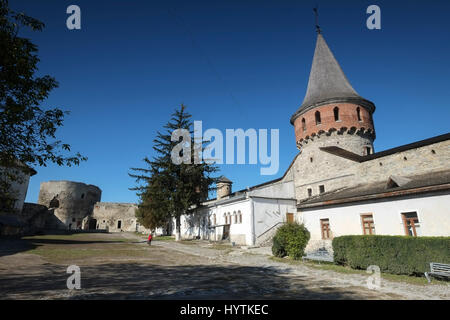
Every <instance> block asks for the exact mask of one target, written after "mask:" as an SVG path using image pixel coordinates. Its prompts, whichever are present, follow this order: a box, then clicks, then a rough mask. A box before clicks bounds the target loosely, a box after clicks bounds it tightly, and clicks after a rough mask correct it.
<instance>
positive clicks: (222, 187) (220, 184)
mask: <svg viewBox="0 0 450 320" xmlns="http://www.w3.org/2000/svg"><path fill="white" fill-rule="evenodd" d="M232 184H233V182H232V181H231V180H230V179H228V178H227V177H225V176H221V177H220V178H219V180H218V181H217V200H220V199H222V198H225V197H227V196H229V195H230V194H231V185H232Z"/></svg>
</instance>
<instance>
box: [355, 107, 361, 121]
mask: <svg viewBox="0 0 450 320" xmlns="http://www.w3.org/2000/svg"><path fill="white" fill-rule="evenodd" d="M356 115H357V117H358V121H361V108H360V107H358V108H356Z"/></svg>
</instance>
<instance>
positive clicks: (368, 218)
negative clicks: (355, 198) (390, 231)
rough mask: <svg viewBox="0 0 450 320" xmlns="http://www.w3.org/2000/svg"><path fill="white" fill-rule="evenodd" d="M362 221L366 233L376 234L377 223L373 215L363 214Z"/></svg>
mask: <svg viewBox="0 0 450 320" xmlns="http://www.w3.org/2000/svg"><path fill="white" fill-rule="evenodd" d="M361 223H362V228H363V232H364V234H375V224H374V223H373V215H371V214H363V215H361Z"/></svg>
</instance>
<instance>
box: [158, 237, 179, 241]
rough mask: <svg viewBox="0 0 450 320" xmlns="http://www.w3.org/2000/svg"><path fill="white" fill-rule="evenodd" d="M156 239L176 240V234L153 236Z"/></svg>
mask: <svg viewBox="0 0 450 320" xmlns="http://www.w3.org/2000/svg"><path fill="white" fill-rule="evenodd" d="M153 240H155V241H175V237H174V236H155V237H153Z"/></svg>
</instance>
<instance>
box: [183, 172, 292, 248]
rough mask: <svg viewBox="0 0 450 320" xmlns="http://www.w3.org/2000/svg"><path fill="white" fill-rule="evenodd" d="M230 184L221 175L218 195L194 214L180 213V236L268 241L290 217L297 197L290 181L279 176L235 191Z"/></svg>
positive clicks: (252, 242)
mask: <svg viewBox="0 0 450 320" xmlns="http://www.w3.org/2000/svg"><path fill="white" fill-rule="evenodd" d="M231 184H232V183H231V181H230V180H228V179H226V178H225V177H222V179H221V181H220V182H219V183H218V197H217V199H213V200H210V201H207V202H204V203H203V206H202V207H201V208H199V209H197V210H196V212H195V213H194V214H192V215H183V216H182V217H181V237H182V238H196V237H198V238H201V239H209V240H212V241H221V240H229V241H230V242H234V243H235V244H236V245H247V246H251V245H261V244H264V243H266V242H267V241H269V242H270V241H271V238H272V236H273V234H274V233H275V231H276V229H277V227H278V226H280V225H281V224H282V223H283V222H286V221H288V220H291V221H293V219H294V215H295V212H296V200H295V198H294V185H293V183H292V181H287V182H284V181H283V178H280V179H276V180H273V181H269V182H267V183H264V184H261V185H257V186H254V187H251V188H248V189H246V190H241V191H238V192H234V193H231Z"/></svg>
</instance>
